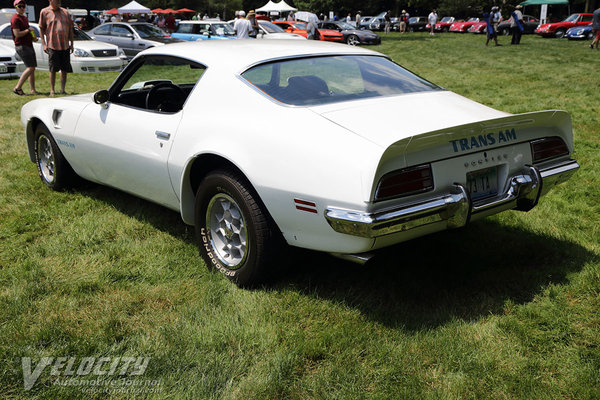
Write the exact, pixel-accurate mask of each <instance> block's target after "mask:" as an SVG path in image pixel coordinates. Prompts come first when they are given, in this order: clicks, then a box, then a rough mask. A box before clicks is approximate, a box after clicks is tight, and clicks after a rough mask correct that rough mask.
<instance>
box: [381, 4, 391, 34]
mask: <svg viewBox="0 0 600 400" xmlns="http://www.w3.org/2000/svg"><path fill="white" fill-rule="evenodd" d="M383 19H384V20H385V28H384V29H383V30H384V31H385V33H386V34H388V33H390V28H391V26H392V12H391V11H390V10H388V11H387V12H386V13H385V17H383Z"/></svg>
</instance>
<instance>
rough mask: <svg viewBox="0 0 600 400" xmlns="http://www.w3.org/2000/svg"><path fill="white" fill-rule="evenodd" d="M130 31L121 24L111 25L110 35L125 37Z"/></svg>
mask: <svg viewBox="0 0 600 400" xmlns="http://www.w3.org/2000/svg"><path fill="white" fill-rule="evenodd" d="M131 34H132V33H131V31H130V30H129V29H127V28H126V27H124V26H122V25H113V28H112V36H118V37H127V35H131Z"/></svg>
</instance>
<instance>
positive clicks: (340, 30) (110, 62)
mask: <svg viewBox="0 0 600 400" xmlns="http://www.w3.org/2000/svg"><path fill="white" fill-rule="evenodd" d="M257 22H258V24H259V32H258V35H257V38H258V39H302V40H305V39H306V36H307V34H306V24H305V23H304V22H302V21H274V22H270V21H257ZM30 25H31V26H32V27H33V29H34V32H35V35H36V37H38V38H39V37H40V30H39V26H38V24H36V23H31V24H30ZM232 25H233V21H229V22H226V21H216V20H215V21H211V20H209V21H182V22H181V23H180V24H179V27H178V30H177V31H176V32H174V33H172V34H168V33H166V32H164V31H163V30H161V29H160V28H158V27H156V26H154V25H152V24H149V23H147V22H108V23H105V24H102V25H99V26H97V27H95V28H94V29H92V30H90V31H88V32H84V31H82V30H81V29H79V28H77V27H76V26H75V27H74V28H73V29H74V39H75V41H74V42H75V46H74V47H75V50H74V52H73V54H72V55H71V65H72V66H73V72H76V73H86V72H105V71H120V70H122V69H123V67H124V66H125V65H127V63H128V60H130V59H131V58H133V57H134V56H135V55H136V54H137V53H139V52H140V51H142V50H145V49H148V48H150V47H155V46H160V45H163V44H167V43H175V42H182V41H196V40H227V39H235V37H236V35H235V32H234V30H233V27H232ZM319 33H320V39H321V40H326V41H333V42H341V43H347V44H349V45H357V44H379V43H381V38H380V37H379V35H377V34H376V33H374V32H371V31H370V30H364V29H356V28H355V27H354V26H352V25H350V24H347V23H345V22H342V21H324V22H320V23H319ZM33 46H34V50H35V54H36V58H37V63H38V68H39V69H42V70H46V69H48V55H47V54H46V53H45V52H44V51H43V49H42V45H41V41H37V42H34V45H33ZM23 69H24V67H23V62H22V61H21V60H20V59H19V58H18V56H17V55H16V52H15V48H14V42H13V38H12V34H11V27H10V23H5V24H2V25H0V78H16V77H18V76H19V75H20V73H21V72H22V71H23Z"/></svg>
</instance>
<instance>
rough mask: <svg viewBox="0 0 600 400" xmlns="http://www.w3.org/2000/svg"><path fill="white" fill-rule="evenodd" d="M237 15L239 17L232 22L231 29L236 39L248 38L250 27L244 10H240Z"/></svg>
mask: <svg viewBox="0 0 600 400" xmlns="http://www.w3.org/2000/svg"><path fill="white" fill-rule="evenodd" d="M238 16H239V18H238V19H236V20H235V22H234V23H233V30H234V31H235V34H236V36H237V38H238V39H249V38H250V29H252V27H251V25H250V21H248V20H247V19H246V13H245V12H244V11H240V12H239V13H238Z"/></svg>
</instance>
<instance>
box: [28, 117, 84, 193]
mask: <svg viewBox="0 0 600 400" xmlns="http://www.w3.org/2000/svg"><path fill="white" fill-rule="evenodd" d="M34 138H35V142H34V154H35V164H36V166H37V170H38V175H39V176H40V179H41V180H42V182H43V183H44V184H45V185H46V186H48V187H49V188H50V189H52V190H57V191H60V190H63V189H66V188H68V187H70V186H71V185H72V184H73V183H74V182H75V179H76V177H77V175H76V174H75V172H74V171H73V169H72V168H71V166H70V165H69V163H68V162H67V160H66V159H65V157H64V156H63V154H62V153H61V151H60V149H59V148H58V145H57V144H56V141H55V140H54V138H53V137H52V135H51V134H50V132H49V131H48V128H46V126H44V125H43V124H40V125H38V127H37V128H36V129H35V136H34Z"/></svg>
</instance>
